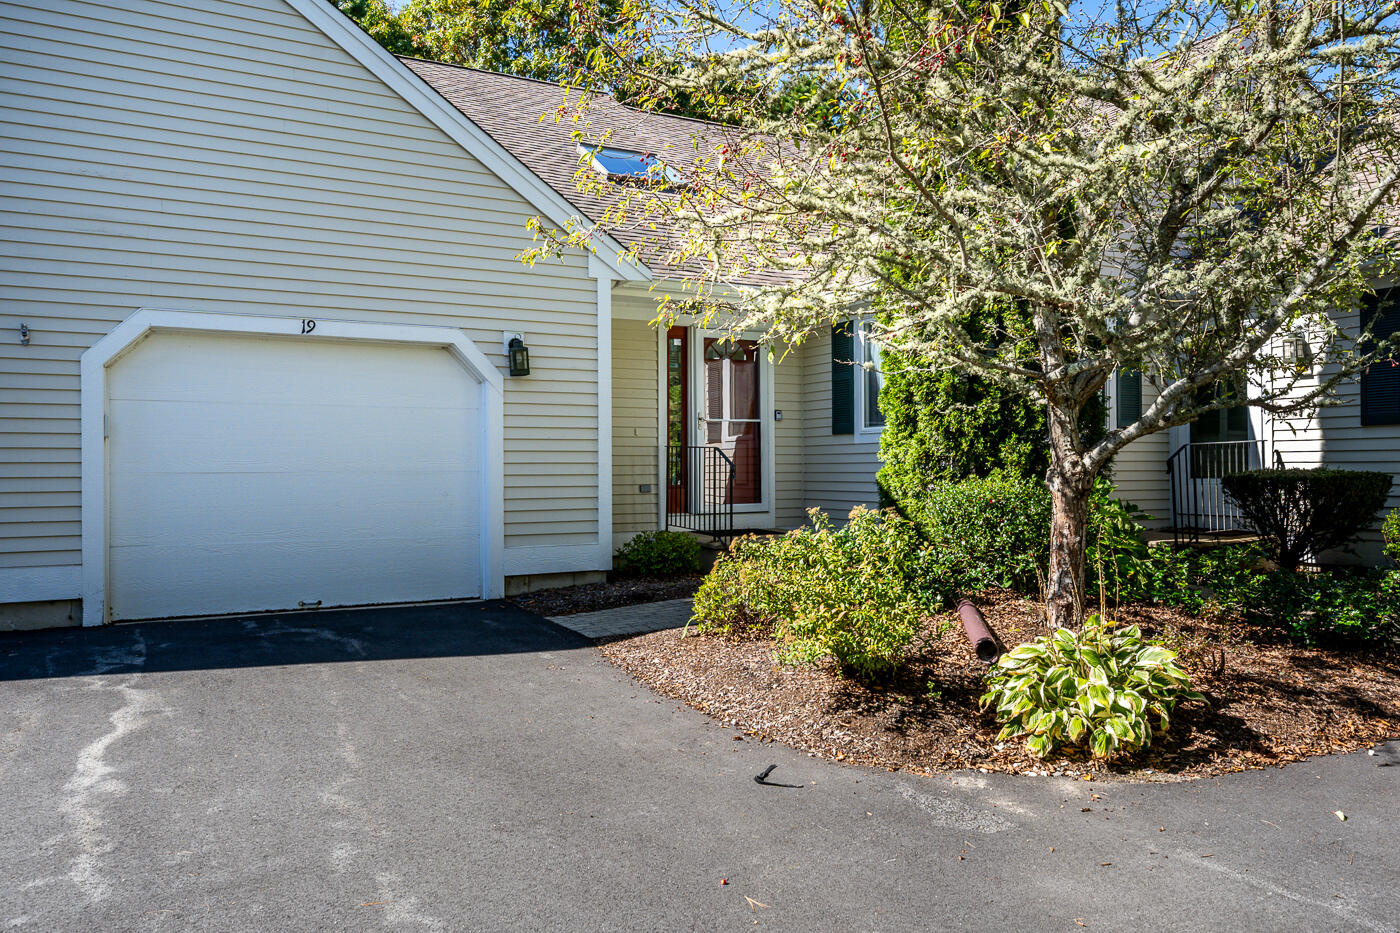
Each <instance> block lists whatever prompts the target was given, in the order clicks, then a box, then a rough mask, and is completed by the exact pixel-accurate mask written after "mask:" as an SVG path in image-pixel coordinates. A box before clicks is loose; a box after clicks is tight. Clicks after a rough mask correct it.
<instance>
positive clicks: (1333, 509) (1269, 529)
mask: <svg viewBox="0 0 1400 933" xmlns="http://www.w3.org/2000/svg"><path fill="white" fill-rule="evenodd" d="M1390 483H1391V478H1390V474H1389V473H1378V472H1369V471H1362V470H1331V469H1326V468H1318V469H1311V470H1301V469H1288V470H1249V471H1247V472H1243V473H1234V474H1231V475H1229V476H1226V477H1224V478H1223V479H1221V481H1220V484H1221V486H1222V487H1223V488H1224V490H1225V493H1226V495H1228V496H1229V497H1230V499H1231V500H1232V501H1233V502H1234V503H1235V504H1236V505H1237V506H1238V507H1239V509H1240V512H1241V514H1242V515H1243V516H1244V519H1245V521H1246V522H1248V523H1249V525H1250V527H1252V528H1254V529H1255V530H1256V531H1258V532H1259V534H1260V535H1262V536H1263V537H1265V538H1268V539H1269V540H1270V541H1271V542H1272V543H1273V546H1274V553H1275V556H1276V559H1277V560H1278V564H1279V567H1280V568H1281V569H1283V570H1294V569H1297V567H1298V565H1299V564H1301V563H1302V562H1303V561H1304V560H1305V559H1307V558H1312V559H1314V560H1316V559H1317V557H1318V555H1320V554H1321V553H1322V552H1323V551H1327V550H1330V549H1332V548H1336V547H1341V546H1342V545H1344V544H1347V543H1348V542H1350V541H1351V540H1352V539H1353V538H1355V537H1356V535H1357V533H1359V532H1360V531H1361V529H1362V528H1364V527H1365V526H1366V525H1367V524H1369V523H1370V521H1371V519H1373V518H1374V517H1375V515H1376V513H1377V512H1378V511H1380V509H1381V507H1382V506H1383V505H1385V497H1386V494H1387V493H1388V492H1389V491H1390Z"/></svg>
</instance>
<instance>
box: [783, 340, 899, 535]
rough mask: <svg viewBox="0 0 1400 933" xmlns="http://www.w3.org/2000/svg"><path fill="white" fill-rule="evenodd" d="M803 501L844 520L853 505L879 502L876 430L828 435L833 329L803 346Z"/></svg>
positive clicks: (878, 439)
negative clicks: (874, 432) (872, 432)
mask: <svg viewBox="0 0 1400 933" xmlns="http://www.w3.org/2000/svg"><path fill="white" fill-rule="evenodd" d="M800 352H801V355H802V362H803V380H802V410H803V411H804V412H805V416H804V419H803V434H804V444H803V447H804V455H805V460H804V466H803V475H804V477H805V479H804V482H803V486H804V489H805V496H804V499H805V503H806V505H807V506H809V507H810V506H815V507H817V508H820V509H823V510H824V511H826V512H827V513H828V514H830V515H831V517H832V518H834V519H836V520H838V521H840V520H842V519H844V518H845V517H846V515H847V513H849V512H850V511H851V509H852V508H854V507H855V506H857V505H866V506H870V507H871V508H875V507H876V506H878V505H879V503H880V493H879V489H878V487H877V486H876V484H875V473H876V472H877V471H878V470H879V469H880V456H879V454H880V437H879V435H878V434H861V433H855V434H832V433H831V333H830V331H829V330H827V331H825V332H823V333H821V334H819V335H817V336H816V337H814V338H812V339H811V340H809V341H807V343H805V344H803V345H802V349H801V351H800Z"/></svg>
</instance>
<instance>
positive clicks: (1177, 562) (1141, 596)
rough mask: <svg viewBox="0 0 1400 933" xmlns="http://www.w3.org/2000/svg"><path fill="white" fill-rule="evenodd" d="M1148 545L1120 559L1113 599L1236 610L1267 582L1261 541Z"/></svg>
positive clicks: (1183, 607) (1188, 609)
mask: <svg viewBox="0 0 1400 933" xmlns="http://www.w3.org/2000/svg"><path fill="white" fill-rule="evenodd" d="M1144 550H1145V551H1146V554H1145V555H1142V556H1138V555H1136V554H1133V555H1132V556H1126V557H1120V558H1119V559H1118V561H1117V564H1116V566H1117V568H1118V572H1119V574H1120V576H1119V577H1118V578H1117V580H1116V581H1115V582H1116V583H1117V584H1118V587H1117V589H1113V588H1112V587H1110V588H1109V595H1110V597H1111V598H1113V599H1114V600H1115V601H1117V602H1150V603H1157V604H1158V605H1162V606H1171V607H1173V608H1176V609H1181V610H1183V611H1185V612H1190V613H1192V614H1198V613H1200V612H1202V611H1203V610H1204V609H1206V608H1207V606H1212V605H1213V606H1214V607H1215V608H1217V609H1220V610H1225V611H1230V612H1236V613H1238V612H1241V611H1243V610H1244V609H1245V607H1246V606H1249V605H1252V604H1253V603H1254V601H1255V600H1256V599H1257V594H1258V592H1259V590H1260V588H1261V586H1262V585H1263V584H1262V581H1263V579H1264V575H1263V574H1262V573H1261V572H1260V570H1259V565H1260V561H1261V559H1262V558H1263V556H1264V551H1263V549H1262V548H1260V547H1258V546H1257V545H1248V544H1242V545H1231V546H1229V547H1220V548H1211V549H1209V550H1204V551H1201V550H1196V549H1195V548H1181V549H1178V548H1173V547H1168V546H1167V545H1158V546H1156V547H1151V548H1144ZM1090 595H1093V594H1092V593H1091V594H1090Z"/></svg>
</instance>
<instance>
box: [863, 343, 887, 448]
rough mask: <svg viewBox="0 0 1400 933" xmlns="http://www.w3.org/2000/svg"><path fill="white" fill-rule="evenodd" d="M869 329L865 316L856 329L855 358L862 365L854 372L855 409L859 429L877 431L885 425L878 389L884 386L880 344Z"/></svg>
mask: <svg viewBox="0 0 1400 933" xmlns="http://www.w3.org/2000/svg"><path fill="white" fill-rule="evenodd" d="M871 329H872V328H871V321H870V319H869V318H866V319H865V320H862V321H861V322H860V327H859V328H858V329H857V331H856V342H857V344H858V346H857V348H856V350H857V357H856V359H857V360H858V361H859V362H860V363H861V364H862V366H863V367H864V368H862V369H861V370H860V371H859V372H857V373H856V386H857V398H856V410H857V411H858V412H860V417H861V422H860V425H861V430H864V431H879V430H880V429H882V428H883V427H884V426H885V415H884V412H882V411H880V390H881V389H882V388H884V386H885V374H884V373H883V372H881V371H880V344H879V341H877V340H876V339H875V338H874V336H873V335H872V334H871Z"/></svg>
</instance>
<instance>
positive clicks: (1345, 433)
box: [1273, 309, 1400, 563]
mask: <svg viewBox="0 0 1400 933" xmlns="http://www.w3.org/2000/svg"><path fill="white" fill-rule="evenodd" d="M1336 320H1337V322H1338V324H1339V325H1340V326H1341V328H1342V329H1343V331H1345V332H1346V333H1351V334H1355V333H1358V332H1359V331H1360V327H1361V320H1360V313H1359V312H1358V311H1356V310H1354V309H1353V310H1349V311H1345V312H1338V314H1337V316H1336ZM1334 372H1335V370H1334V369H1332V368H1327V369H1323V370H1321V371H1320V372H1319V374H1318V378H1319V379H1320V378H1324V377H1330V376H1332V375H1333V373H1334ZM1273 433H1274V444H1275V446H1276V447H1277V448H1278V449H1279V450H1280V451H1281V452H1282V453H1283V459H1284V463H1285V464H1286V465H1287V466H1290V467H1312V466H1327V467H1333V468H1336V469H1342V470H1377V471H1380V472H1384V473H1389V474H1391V476H1392V478H1393V479H1392V483H1391V486H1390V496H1389V498H1388V499H1387V500H1386V505H1385V510H1383V511H1382V512H1381V513H1380V514H1379V515H1377V516H1376V520H1375V521H1374V522H1373V523H1372V524H1371V527H1370V528H1368V529H1367V530H1366V531H1365V532H1364V533H1363V534H1362V535H1361V538H1360V540H1359V541H1358V543H1357V545H1356V548H1355V550H1356V555H1355V557H1356V558H1359V559H1361V560H1363V561H1365V562H1367V563H1380V562H1383V561H1384V560H1385V558H1384V557H1383V554H1382V551H1381V536H1380V522H1381V520H1382V519H1383V517H1384V516H1385V514H1386V512H1387V511H1389V510H1390V509H1395V508H1400V425H1394V424H1376V425H1362V423H1361V380H1360V379H1359V378H1353V379H1347V380H1344V381H1343V382H1341V383H1340V384H1339V385H1338V387H1337V394H1336V404H1332V405H1324V406H1321V407H1320V408H1318V409H1317V411H1316V412H1314V413H1313V414H1311V415H1299V416H1295V417H1294V418H1292V419H1282V418H1279V419H1276V423H1275V425H1274V432H1273ZM1329 556H1335V557H1337V558H1338V559H1342V560H1347V559H1349V555H1345V554H1337V555H1329ZM1350 559H1354V558H1350Z"/></svg>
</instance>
